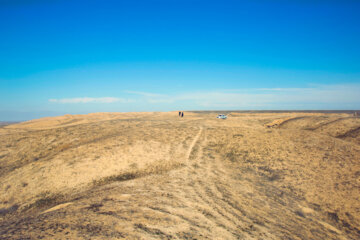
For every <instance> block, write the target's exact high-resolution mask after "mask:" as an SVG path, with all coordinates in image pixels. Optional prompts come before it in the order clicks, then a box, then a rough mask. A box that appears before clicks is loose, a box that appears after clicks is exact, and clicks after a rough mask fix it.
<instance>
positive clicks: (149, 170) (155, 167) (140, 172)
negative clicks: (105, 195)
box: [93, 161, 184, 186]
mask: <svg viewBox="0 0 360 240" xmlns="http://www.w3.org/2000/svg"><path fill="white" fill-rule="evenodd" d="M182 166H184V164H183V163H181V162H164V161H159V162H155V163H152V164H151V165H150V164H149V165H147V166H146V167H145V168H143V169H136V170H134V169H133V168H132V169H131V170H129V171H128V172H124V173H120V174H115V175H111V176H108V177H104V178H101V179H98V180H94V181H93V184H94V185H97V186H100V185H105V184H108V183H111V182H122V181H127V180H132V179H135V178H140V177H144V176H148V175H152V174H162V173H165V172H168V171H171V170H173V169H177V168H180V167H182Z"/></svg>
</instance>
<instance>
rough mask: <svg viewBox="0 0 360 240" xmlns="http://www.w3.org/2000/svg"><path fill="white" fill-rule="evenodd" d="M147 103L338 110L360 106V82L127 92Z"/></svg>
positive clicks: (207, 106) (234, 107)
mask: <svg viewBox="0 0 360 240" xmlns="http://www.w3.org/2000/svg"><path fill="white" fill-rule="evenodd" d="M127 93H134V94H138V95H141V97H142V100H143V101H145V102H148V103H150V104H171V105H173V106H174V107H175V106H183V105H185V104H186V106H193V107H192V109H214V108H217V109H220V108H224V109H226V108H227V109H229V108H232V109H299V108H302V109H324V108H326V109H338V108H349V107H356V108H359V107H360V84H341V85H340V84H338V85H311V86H310V87H307V88H306V87H305V88H252V89H233V90H214V91H198V92H184V93H178V94H173V95H163V94H156V93H150V92H149V93H145V92H141V94H140V93H139V92H132V91H128V92H127Z"/></svg>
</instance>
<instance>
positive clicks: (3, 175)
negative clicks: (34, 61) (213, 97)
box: [0, 112, 360, 239]
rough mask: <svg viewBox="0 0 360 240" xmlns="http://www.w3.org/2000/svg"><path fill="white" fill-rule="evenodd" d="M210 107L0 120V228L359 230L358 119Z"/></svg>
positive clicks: (232, 233)
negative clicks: (219, 112)
mask: <svg viewBox="0 0 360 240" xmlns="http://www.w3.org/2000/svg"><path fill="white" fill-rule="evenodd" d="M215 117H216V114H215V113H207V112H203V113H201V112H197V113H195V112H194V113H185V117H184V118H179V117H178V116H177V112H175V113H174V112H169V113H97V114H89V115H66V116H63V117H54V118H43V119H39V120H33V121H29V122H24V123H19V124H13V125H7V126H2V127H0V193H1V194H0V239H360V202H359V198H360V118H354V117H352V116H351V115H350V114H345V113H269V112H268V113H236V112H233V113H230V114H229V115H228V119H227V120H221V119H216V118H215Z"/></svg>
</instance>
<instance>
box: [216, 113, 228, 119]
mask: <svg viewBox="0 0 360 240" xmlns="http://www.w3.org/2000/svg"><path fill="white" fill-rule="evenodd" d="M216 118H220V119H227V116H226V115H224V114H219V115H218V116H217V117H216Z"/></svg>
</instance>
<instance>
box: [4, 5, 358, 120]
mask: <svg viewBox="0 0 360 240" xmlns="http://www.w3.org/2000/svg"><path fill="white" fill-rule="evenodd" d="M359 12H360V2H358V1H351V0H343V1H337V0H329V1H325V0H318V1H316V0H314V1H310V0H309V1H307V0H304V1H300V0H293V1H291V0H289V1H285V0H248V1H247V0H244V1H229V0H222V1H211V0H206V1H205V0H204V1H202V0H192V1H190V0H147V1H145V0H142V1H140V0H139V1H138V0H132V1H107V0H103V1H92V0H87V1H79V0H72V1H70V0H64V1H60V0H48V1H46V0H27V1H25V0H2V1H1V0H0V83H1V87H0V121H1V120H3V121H9V120H28V119H32V118H38V117H43V116H55V115H62V114H66V113H70V114H77V113H79V114H83V113H89V112H105V111H111V112H114V111H115V112H117V111H118V112H128V111H171V110H178V109H181V110H216V109H219V110H220V109H227V110H231V109H233V110H248V109H265V110H270V109H360V45H359V42H360V27H359V26H360V14H359Z"/></svg>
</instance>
